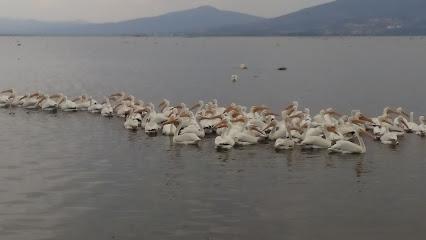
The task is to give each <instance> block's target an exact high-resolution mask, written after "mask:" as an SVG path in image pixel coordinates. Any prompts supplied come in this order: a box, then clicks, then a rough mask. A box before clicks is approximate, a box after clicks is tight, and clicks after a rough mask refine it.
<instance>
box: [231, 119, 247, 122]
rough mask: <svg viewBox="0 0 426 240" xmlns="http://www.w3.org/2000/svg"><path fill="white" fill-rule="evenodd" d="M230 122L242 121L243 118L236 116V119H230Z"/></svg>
mask: <svg viewBox="0 0 426 240" xmlns="http://www.w3.org/2000/svg"><path fill="white" fill-rule="evenodd" d="M231 122H232V123H236V122H244V119H242V118H237V119H233V120H231Z"/></svg>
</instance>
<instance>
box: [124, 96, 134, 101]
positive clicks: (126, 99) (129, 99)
mask: <svg viewBox="0 0 426 240" xmlns="http://www.w3.org/2000/svg"><path fill="white" fill-rule="evenodd" d="M131 100H132V99H131V98H130V97H126V98H124V99H123V101H131Z"/></svg>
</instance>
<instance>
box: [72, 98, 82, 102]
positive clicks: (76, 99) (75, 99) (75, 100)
mask: <svg viewBox="0 0 426 240" xmlns="http://www.w3.org/2000/svg"><path fill="white" fill-rule="evenodd" d="M78 100H80V97H77V98H74V100H72V101H73V102H77V101H78Z"/></svg>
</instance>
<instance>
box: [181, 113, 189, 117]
mask: <svg viewBox="0 0 426 240" xmlns="http://www.w3.org/2000/svg"><path fill="white" fill-rule="evenodd" d="M180 117H181V118H184V117H187V118H189V117H190V116H189V114H188V113H183V114H181V115H180Z"/></svg>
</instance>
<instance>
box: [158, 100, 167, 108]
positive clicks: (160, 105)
mask: <svg viewBox="0 0 426 240" xmlns="http://www.w3.org/2000/svg"><path fill="white" fill-rule="evenodd" d="M164 104H166V102H165V101H164V100H163V101H162V102H161V103H160V104H159V105H158V107H162V106H163V105H164Z"/></svg>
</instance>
